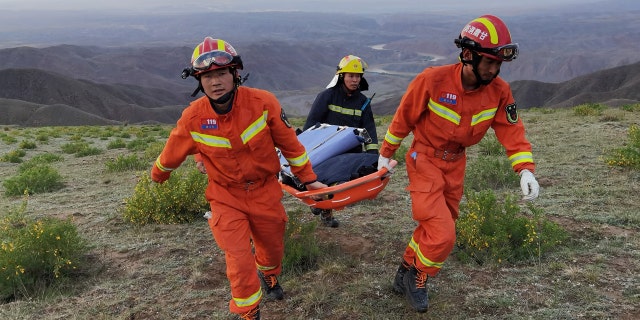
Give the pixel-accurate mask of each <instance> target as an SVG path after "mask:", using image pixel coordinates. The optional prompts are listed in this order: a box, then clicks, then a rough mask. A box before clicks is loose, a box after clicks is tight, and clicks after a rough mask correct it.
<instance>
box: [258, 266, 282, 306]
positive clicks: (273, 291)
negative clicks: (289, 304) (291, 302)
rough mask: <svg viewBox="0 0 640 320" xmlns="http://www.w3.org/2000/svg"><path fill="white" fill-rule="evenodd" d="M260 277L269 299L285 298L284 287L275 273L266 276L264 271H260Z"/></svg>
mask: <svg viewBox="0 0 640 320" xmlns="http://www.w3.org/2000/svg"><path fill="white" fill-rule="evenodd" d="M258 277H259V278H260V284H262V290H264V291H265V293H266V294H267V299H269V300H282V298H284V292H282V287H281V286H280V283H279V282H278V278H277V277H276V276H275V275H273V274H272V275H269V276H265V275H264V273H262V272H260V271H258Z"/></svg>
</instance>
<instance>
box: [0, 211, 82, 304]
mask: <svg viewBox="0 0 640 320" xmlns="http://www.w3.org/2000/svg"><path fill="white" fill-rule="evenodd" d="M25 209H26V200H25V201H24V202H23V204H22V206H21V207H20V208H19V209H16V210H13V211H10V212H7V213H6V214H3V215H2V216H0V298H1V299H2V300H4V301H8V300H11V299H15V298H18V297H20V296H23V297H31V296H34V295H35V293H36V292H37V291H38V289H40V288H41V287H42V286H44V287H47V286H49V285H51V284H53V283H55V282H57V281H60V280H61V279H62V278H64V277H66V276H68V275H70V274H71V272H72V271H74V270H75V269H76V268H79V267H81V266H82V262H83V260H82V258H83V256H84V254H85V253H86V252H87V251H88V247H87V245H86V242H85V241H84V240H83V239H81V238H80V236H79V235H78V232H77V230H76V227H75V225H74V224H73V223H72V222H71V220H69V219H67V220H61V219H55V218H43V219H30V218H27V217H26V215H25Z"/></svg>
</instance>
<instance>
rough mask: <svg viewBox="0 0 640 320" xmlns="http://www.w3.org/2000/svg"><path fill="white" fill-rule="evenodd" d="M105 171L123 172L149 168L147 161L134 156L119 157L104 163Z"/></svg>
mask: <svg viewBox="0 0 640 320" xmlns="http://www.w3.org/2000/svg"><path fill="white" fill-rule="evenodd" d="M105 166H106V167H107V171H109V172H123V171H136V170H144V169H147V168H149V167H150V164H149V161H145V160H143V159H140V158H138V156H136V155H135V154H132V155H128V156H123V155H119V156H118V157H117V158H116V159H115V160H107V162H105Z"/></svg>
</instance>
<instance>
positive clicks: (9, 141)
mask: <svg viewBox="0 0 640 320" xmlns="http://www.w3.org/2000/svg"><path fill="white" fill-rule="evenodd" d="M2 141H3V142H4V143H6V144H14V143H16V142H18V139H16V137H13V136H10V135H4V136H2Z"/></svg>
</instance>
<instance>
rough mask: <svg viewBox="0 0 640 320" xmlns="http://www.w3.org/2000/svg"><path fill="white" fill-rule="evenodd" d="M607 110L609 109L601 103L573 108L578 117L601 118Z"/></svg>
mask: <svg viewBox="0 0 640 320" xmlns="http://www.w3.org/2000/svg"><path fill="white" fill-rule="evenodd" d="M605 109H607V107H606V106H604V105H601V104H599V103H585V104H581V105H578V106H575V107H573V113H574V114H575V115H576V116H599V115H601V114H602V112H603V111H604V110H605Z"/></svg>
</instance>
